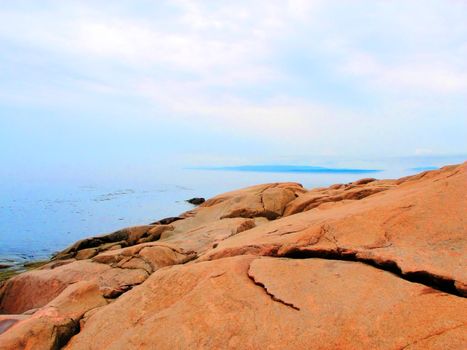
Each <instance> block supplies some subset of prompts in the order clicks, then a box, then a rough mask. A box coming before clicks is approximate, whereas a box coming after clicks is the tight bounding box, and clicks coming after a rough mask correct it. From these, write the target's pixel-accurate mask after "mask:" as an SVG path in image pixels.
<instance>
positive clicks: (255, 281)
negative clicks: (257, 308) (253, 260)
mask: <svg viewBox="0 0 467 350" xmlns="http://www.w3.org/2000/svg"><path fill="white" fill-rule="evenodd" d="M247 275H248V278H249V279H250V280H251V281H252V282H253V283H254V284H255V285H257V286H259V287H261V288H262V289H263V290H264V292H265V293H266V294H267V295H268V296H269V297H270V298H271V299H272V300H274V301H275V302H278V303H281V304H283V305H285V306H287V307H290V308H292V309H294V310H297V311H300V308H299V307H298V306H296V305H294V304H292V303H289V302H287V301H284V300H282V299H281V298H279V297H277V296H276V295H274V294H273V293H271V292H270V291H269V290H268V288H267V287H266V285H265V284H264V283H262V282H260V281H258V280H257V279H256V278H255V276H254V275H253V274H252V273H251V271H250V269H248V272H247Z"/></svg>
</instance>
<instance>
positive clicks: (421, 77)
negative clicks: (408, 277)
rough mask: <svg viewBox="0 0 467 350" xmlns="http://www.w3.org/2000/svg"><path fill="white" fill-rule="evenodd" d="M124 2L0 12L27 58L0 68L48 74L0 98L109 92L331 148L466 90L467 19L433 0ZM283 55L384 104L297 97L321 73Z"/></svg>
mask: <svg viewBox="0 0 467 350" xmlns="http://www.w3.org/2000/svg"><path fill="white" fill-rule="evenodd" d="M120 4H123V5H122V8H123V10H122V8H120V9H117V10H114V8H113V7H112V6H109V5H108V4H107V5H105V4H103V3H101V2H71V1H70V2H52V3H48V6H44V9H40V10H38V9H37V7H36V10H25V8H24V7H23V8H21V7H18V8H16V9H15V8H14V6H13V7H11V9H10V10H3V11H1V10H0V40H2V41H3V42H4V43H5V44H8V45H10V46H11V47H13V49H12V50H18V52H20V53H22V54H23V58H22V61H21V64H19V63H18V62H19V61H18V60H17V57H13V58H11V59H10V61H8V60H6V59H5V60H3V61H2V60H0V72H1V71H3V72H6V71H8V70H9V71H14V70H15V69H16V70H17V71H18V72H20V71H21V69H22V68H23V66H22V65H24V66H27V65H28V59H30V62H29V65H30V66H31V67H32V68H30V69H31V70H33V69H36V66H37V70H38V71H39V73H38V74H40V72H41V69H42V67H46V68H48V69H50V70H51V72H49V71H44V72H43V75H44V76H40V77H41V78H43V79H37V77H29V76H26V75H24V76H23V75H20V74H18V77H16V76H13V78H14V82H4V83H0V99H2V100H9V101H16V102H17V103H26V102H27V101H28V100H29V101H30V102H31V103H33V104H39V103H47V102H48V103H49V104H50V105H54V104H60V103H66V104H67V105H69V106H71V105H73V101H74V103H76V104H79V105H82V104H85V103H86V101H88V100H89V99H91V98H95V96H105V97H108V96H110V97H114V100H115V103H116V105H118V103H119V100H120V99H123V98H124V97H136V98H142V99H144V100H145V101H146V102H149V105H150V106H152V108H154V109H158V110H162V111H164V112H165V111H167V112H170V116H171V118H176V119H177V120H185V121H186V120H188V121H190V120H192V121H193V122H194V123H195V122H198V121H199V122H202V123H206V124H209V125H211V126H212V127H217V128H218V129H223V131H222V132H238V133H242V134H245V135H248V136H249V137H261V138H265V139H269V140H273V141H274V140H276V142H277V143H281V142H282V139H283V138H285V137H286V135H287V138H288V140H290V141H287V143H285V144H284V147H292V146H293V147H314V149H313V151H316V152H319V151H320V150H319V147H321V148H322V150H321V153H323V150H326V152H327V151H329V152H331V153H332V152H334V150H338V149H339V147H341V149H344V150H345V151H347V149H352V148H354V149H356V148H358V147H363V148H364V146H359V145H358V143H359V138H360V140H370V139H371V140H376V141H377V140H378V136H381V135H379V134H378V132H376V131H375V135H368V134H366V131H365V129H364V127H362V126H366V127H368V126H370V127H373V129H374V125H375V124H378V125H379V126H381V128H382V126H386V127H387V128H388V129H391V128H392V130H394V125H397V124H399V125H402V124H403V123H405V122H406V121H407V120H408V119H409V117H410V118H412V119H413V120H416V121H420V120H422V119H423V118H424V115H426V114H427V110H428V108H427V107H426V106H423V105H424V104H428V103H430V101H432V100H433V98H432V97H434V96H436V97H437V96H438V95H443V98H446V99H449V98H456V97H458V96H459V95H460V96H465V94H466V93H467V63H466V62H467V49H466V48H467V46H466V44H465V40H464V41H462V40H461V39H459V38H463V37H464V38H465V35H467V27H466V25H465V24H462V23H461V22H462V21H460V17H459V15H458V14H456V13H455V10H449V9H447V10H442V11H440V10H439V6H435V5H434V4H436V2H432V1H430V3H429V4H428V5H426V3H425V2H421V1H414V2H410V4H408V3H407V2H402V1H400V2H398V1H395V2H373V1H359V2H352V4H349V3H343V2H340V1H338V2H336V1H317V0H316V1H305V0H291V1H288V2H287V1H255V2H242V1H240V2H236V1H235V2H222V3H217V2H205V1H183V0H179V1H174V2H171V3H170V10H168V9H165V8H164V9H163V7H164V6H162V5H163V4H162V3H160V4H161V6H160V8H161V10H160V11H165V12H160V13H159V12H158V11H154V9H148V13H143V12H139V13H138V12H136V11H135V10H133V6H132V5H133V3H132V2H128V3H126V2H120ZM456 6H457V5H456ZM448 7H449V6H448ZM401 9H402V10H401ZM126 10H128V11H126ZM151 11H152V12H151ZM10 46H8V47H10ZM289 49H291V51H292V52H291V53H289V52H288V51H287V50H289ZM0 50H1V48H0ZM293 50H295V51H293ZM0 53H1V52H0ZM31 53H32V54H34V55H31ZM288 55H291V57H289V56H288ZM38 56H41V65H39V64H38V63H37V61H38V60H37V57H38ZM30 57H33V58H32V59H31V58H30ZM289 58H299V59H300V60H301V62H302V61H303V63H301V64H303V65H304V67H297V70H298V71H300V69H303V70H304V71H306V69H307V68H310V67H311V68H312V69H314V70H316V71H321V70H322V72H323V73H322V74H323V75H324V74H328V75H329V76H330V77H331V78H329V82H327V83H328V84H329V85H330V84H335V85H336V86H339V85H340V84H342V85H345V84H347V85H348V88H347V91H349V94H350V96H349V100H350V99H351V97H352V95H351V94H352V88H353V87H355V89H357V88H361V87H362V86H363V87H366V88H367V90H369V91H370V92H371V93H369V94H368V99H370V98H374V96H376V98H377V99H378V98H379V100H380V101H381V103H382V105H381V106H379V108H378V110H377V111H375V110H371V109H366V106H364V105H361V106H355V105H353V104H352V103H349V104H348V105H346V103H345V102H339V100H340V98H339V96H338V95H337V93H336V95H333V93H334V92H333V91H329V92H327V93H328V96H325V98H323V99H322V96H320V95H319V94H317V93H315V92H313V91H310V92H308V91H306V89H307V88H306V87H303V88H301V91H299V92H297V91H294V90H293V87H294V86H295V85H297V86H300V83H302V82H303V81H304V80H307V82H309V83H310V85H311V83H315V81H314V80H315V79H318V78H316V77H315V75H318V74H309V75H310V76H308V75H307V74H305V73H304V74H303V76H299V75H298V76H294V75H292V74H289V73H288V72H289V71H290V70H292V68H295V67H291V66H292V65H294V64H295V63H293V62H294V60H293V59H292V60H291V62H292V63H291V62H289V61H288V59H289ZM300 60H299V61H300ZM307 60H308V61H307ZM278 61H280V62H278ZM307 62H308V63H307ZM2 64H3V65H4V66H3V67H2V66H1V65H2ZM307 64H308V65H309V67H308V66H306V65H307ZM11 66H13V67H14V68H15V69H11ZM55 66H60V67H62V66H63V69H62V70H59V73H56V72H55V71H54V70H53V69H51V67H55ZM26 68H27V67H26ZM49 73H50V74H57V75H56V76H52V77H50V79H49V76H47V74H49ZM320 73H321V72H320ZM324 79H326V77H325V78H324ZM57 81H59V82H60V83H57ZM295 83H296V84H295ZM315 84H319V81H318V80H317V82H316V83H315ZM291 87H292V88H291ZM289 89H290V90H289ZM256 90H259V91H260V92H261V93H258V94H255V93H256ZM310 90H311V89H310ZM316 90H319V86H318V87H317V88H316ZM329 90H332V89H329ZM336 90H338V89H336ZM415 95H416V96H415ZM57 96H58V97H60V98H57ZM90 96H92V97H90ZM334 101H335V102H334ZM446 101H447V100H446ZM91 107H92V106H91ZM117 108H118V107H117ZM430 108H431V106H430ZM457 112H458V114H459V113H460V112H462V111H460V112H459V111H457ZM148 115H151V117H153V118H163V117H164V116H163V114H161V113H159V114H157V115H156V113H152V114H151V113H148ZM414 129H415V127H413V125H412V124H410V125H409V126H408V127H407V130H414ZM381 133H382V132H381ZM407 134H409V132H407ZM258 135H259V136H258ZM383 136H385V135H383ZM381 139H384V137H381ZM388 139H389V137H388ZM342 140H345V144H346V145H345V146H342V142H343V141H342ZM391 146H392V145H391V144H390V143H388V144H387V145H386V146H385V147H387V148H390V147H391ZM414 148H415V146H414V145H411V146H410V150H413V149H414ZM410 152H412V151H410Z"/></svg>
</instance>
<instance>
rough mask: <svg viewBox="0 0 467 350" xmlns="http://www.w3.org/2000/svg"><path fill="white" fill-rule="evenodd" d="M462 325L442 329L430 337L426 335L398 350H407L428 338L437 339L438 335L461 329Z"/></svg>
mask: <svg viewBox="0 0 467 350" xmlns="http://www.w3.org/2000/svg"><path fill="white" fill-rule="evenodd" d="M464 325H465V323H461V324H458V325H456V326H454V327H450V328H447V329H443V330H441V331H438V332H436V333H433V334H430V335H428V336H426V337H423V338H421V339H418V340H416V341H414V342H412V343H409V344H407V345H405V346H403V347H402V348H400V350H404V349H407V348H408V347H409V346H412V345H415V344H418V343H420V342H421V341H423V340H427V339H430V338H434V337H437V336H439V335H441V334H443V333H446V332H449V331H452V330H454V329H457V328H460V327H463V326H464Z"/></svg>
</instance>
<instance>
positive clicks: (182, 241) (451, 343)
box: [0, 163, 467, 349]
mask: <svg viewBox="0 0 467 350" xmlns="http://www.w3.org/2000/svg"><path fill="white" fill-rule="evenodd" d="M195 199H197V200H199V201H197V202H199V203H200V205H199V206H198V207H197V208H195V209H193V210H191V211H188V212H185V213H183V214H181V215H180V216H179V217H174V218H166V219H162V220H159V221H157V222H154V223H151V224H149V225H143V226H137V227H130V228H124V229H122V230H118V231H116V232H113V233H110V234H107V235H102V236H96V237H91V238H86V239H83V240H80V241H78V242H76V243H75V244H73V245H72V246H70V247H68V248H67V249H65V250H64V251H62V252H60V253H58V254H57V255H56V256H54V257H53V259H52V260H51V261H50V262H48V263H46V264H45V265H43V266H40V267H38V268H36V269H34V270H32V271H28V272H25V273H22V274H20V275H17V276H15V277H12V278H10V279H8V280H6V281H4V282H1V284H0V349H60V348H64V349H155V348H157V349H173V348H183V349H184V348H203V349H223V348H232V349H286V348H287V349H304V348H313V349H362V348H366V349H441V348H442V349H465V348H467V335H466V334H467V316H466V315H467V299H466V298H465V296H467V249H466V248H467V240H466V234H467V163H463V164H460V165H454V166H447V167H444V168H442V169H440V170H433V171H426V172H423V173H420V174H418V175H414V176H409V177H405V178H401V179H397V180H376V179H373V178H365V179H361V180H359V181H355V182H352V183H348V184H336V185H333V186H330V187H327V188H316V189H312V190H306V189H305V188H303V187H302V186H301V185H300V184H298V183H273V184H265V185H258V186H252V187H248V188H245V189H242V190H237V191H232V192H228V193H224V194H221V195H219V196H216V197H214V198H211V199H208V200H207V201H205V202H203V201H201V200H200V199H199V198H195Z"/></svg>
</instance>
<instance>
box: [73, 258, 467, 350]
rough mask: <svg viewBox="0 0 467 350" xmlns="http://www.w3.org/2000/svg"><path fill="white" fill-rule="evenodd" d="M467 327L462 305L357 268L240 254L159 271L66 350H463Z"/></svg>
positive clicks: (98, 316) (466, 303) (97, 316)
mask: <svg viewBox="0 0 467 350" xmlns="http://www.w3.org/2000/svg"><path fill="white" fill-rule="evenodd" d="M466 323H467V300H466V299H463V298H460V297H456V296H452V295H449V294H445V293H441V292H438V291H435V290H433V289H430V288H427V287H426V286H423V285H419V284H416V283H410V282H407V281H405V280H402V279H400V278H398V277H397V276H394V275H393V274H391V273H389V272H386V271H382V270H379V269H376V268H374V267H371V266H367V265H364V264H362V263H356V262H343V261H332V260H323V259H305V260H294V259H283V258H269V257H267V258H255V257H252V256H240V257H234V258H225V259H220V260H217V261H213V262H203V263H198V264H192V265H190V266H171V267H169V268H164V269H161V270H159V271H157V272H155V273H154V274H153V275H152V276H151V277H150V278H149V279H148V280H147V281H146V282H145V283H143V284H142V285H140V286H139V287H138V288H137V289H134V290H132V291H130V292H128V293H126V294H124V295H123V296H122V297H120V298H119V299H118V300H117V301H115V302H114V303H112V304H110V305H108V306H106V307H105V308H102V309H100V310H99V311H97V312H96V313H94V314H93V315H92V316H90V317H89V319H88V320H87V322H86V324H85V326H84V328H83V329H82V330H81V332H80V333H79V334H78V335H76V336H75V337H73V338H72V340H71V341H70V343H69V344H68V345H67V346H66V347H65V349H68V350H70V349H75V350H76V349H87V350H91V349H188V348H192V349H227V348H232V349H402V348H404V347H406V348H407V349H410V348H411V347H412V348H420V346H425V347H424V348H425V349H430V348H438V349H441V348H442V349H445V348H446V349H450V348H451V349H462V348H466V347H467V339H466V331H467V327H466V326H465V324H466ZM432 345H433V346H436V347H431V346H432Z"/></svg>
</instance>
